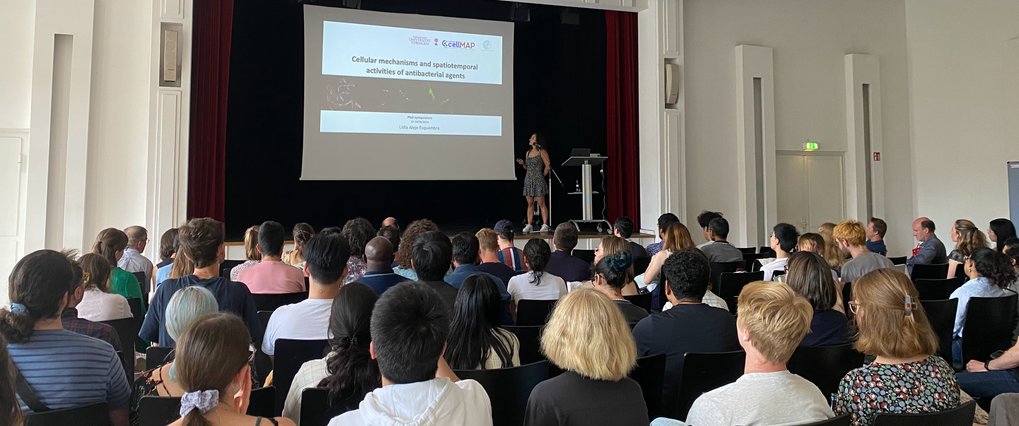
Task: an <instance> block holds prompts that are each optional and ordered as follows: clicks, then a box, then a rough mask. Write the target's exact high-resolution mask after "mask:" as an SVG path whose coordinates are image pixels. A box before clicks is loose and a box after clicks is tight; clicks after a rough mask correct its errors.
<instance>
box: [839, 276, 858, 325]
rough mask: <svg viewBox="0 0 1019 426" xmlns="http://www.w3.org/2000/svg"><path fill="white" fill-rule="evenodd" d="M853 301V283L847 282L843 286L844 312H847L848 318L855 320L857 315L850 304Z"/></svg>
mask: <svg viewBox="0 0 1019 426" xmlns="http://www.w3.org/2000/svg"><path fill="white" fill-rule="evenodd" d="M852 300H853V283H851V282H847V283H845V284H842V312H845V314H846V318H848V319H850V320H851V319H853V317H855V316H856V314H854V313H853V311H852V310H851V309H849V302H850V301H852Z"/></svg>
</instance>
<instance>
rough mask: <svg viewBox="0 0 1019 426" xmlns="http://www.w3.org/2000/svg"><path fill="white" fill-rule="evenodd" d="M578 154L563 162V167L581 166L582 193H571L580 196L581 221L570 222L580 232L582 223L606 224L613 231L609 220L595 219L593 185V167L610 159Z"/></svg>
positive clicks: (575, 153)
mask: <svg viewBox="0 0 1019 426" xmlns="http://www.w3.org/2000/svg"><path fill="white" fill-rule="evenodd" d="M577 154H578V153H577V152H574V153H573V155H571V156H570V158H567V159H566V161H565V162H563V166H570V167H573V166H580V192H579V193H578V192H571V193H570V194H571V195H572V194H580V199H581V200H580V211H581V219H580V220H576V219H574V220H570V223H572V224H573V226H576V227H577V230H578V231H579V230H580V225H581V224H582V223H597V224H605V225H607V226H608V228H607V229H612V225H611V224H609V222H608V221H607V220H604V219H597V220H596V219H595V218H594V194H595V191H594V188H593V185H592V183H591V166H597V165H599V164H602V163H604V162H605V160H608V157H603V156H600V155H591V154H590V152H588V153H586V154H584V155H577Z"/></svg>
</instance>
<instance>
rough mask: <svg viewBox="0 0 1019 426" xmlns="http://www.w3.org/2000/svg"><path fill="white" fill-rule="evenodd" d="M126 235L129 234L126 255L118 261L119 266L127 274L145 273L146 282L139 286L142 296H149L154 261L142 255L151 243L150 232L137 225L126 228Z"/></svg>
mask: <svg viewBox="0 0 1019 426" xmlns="http://www.w3.org/2000/svg"><path fill="white" fill-rule="evenodd" d="M124 233H125V234H127V248H125V249H124V255H123V256H121V257H120V260H118V261H117V266H118V267H120V268H121V269H123V270H125V271H127V272H131V273H135V272H141V273H144V274H145V282H142V283H139V284H140V285H141V289H142V294H149V291H150V288H151V283H152V271H153V270H154V269H153V266H152V261H151V260H149V259H148V258H146V257H145V255H143V254H142V253H143V252H144V251H145V246H146V245H148V243H149V232H148V231H147V230H145V228H143V227H141V226H137V225H136V226H128V227H127V228H124Z"/></svg>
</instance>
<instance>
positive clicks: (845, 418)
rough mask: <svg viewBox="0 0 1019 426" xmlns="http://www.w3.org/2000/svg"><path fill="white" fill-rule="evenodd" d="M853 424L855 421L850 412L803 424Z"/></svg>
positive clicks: (815, 425)
mask: <svg viewBox="0 0 1019 426" xmlns="http://www.w3.org/2000/svg"><path fill="white" fill-rule="evenodd" d="M851 424H853V421H852V418H851V417H850V416H849V414H843V415H841V416H835V417H832V418H830V419H827V420H818V421H816V422H813V423H805V424H803V425H801V426H849V425H851Z"/></svg>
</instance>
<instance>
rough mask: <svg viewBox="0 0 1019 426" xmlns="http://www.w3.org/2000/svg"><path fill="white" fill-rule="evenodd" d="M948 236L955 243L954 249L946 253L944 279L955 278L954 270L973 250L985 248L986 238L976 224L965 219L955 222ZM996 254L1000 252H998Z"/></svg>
mask: <svg viewBox="0 0 1019 426" xmlns="http://www.w3.org/2000/svg"><path fill="white" fill-rule="evenodd" d="M948 236H949V237H951V238H952V242H953V243H955V248H954V249H952V251H951V252H949V253H948V276H947V277H945V278H955V276H956V269H958V267H959V265H962V264H963V263H964V262H965V261H966V259H968V258H969V257H970V255H972V254H973V250H976V249H977V248H980V247H987V237H986V236H984V233H983V232H981V231H980V230H979V229H977V225H976V224H974V223H973V222H971V221H969V220H966V219H959V220H956V221H955V223H953V224H952V230H951V231H949V233H948ZM998 253H1001V251H1000V250H998Z"/></svg>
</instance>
